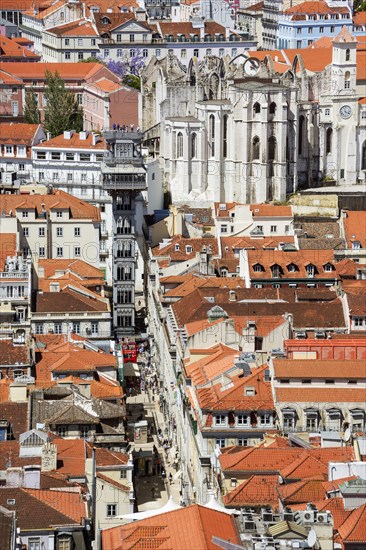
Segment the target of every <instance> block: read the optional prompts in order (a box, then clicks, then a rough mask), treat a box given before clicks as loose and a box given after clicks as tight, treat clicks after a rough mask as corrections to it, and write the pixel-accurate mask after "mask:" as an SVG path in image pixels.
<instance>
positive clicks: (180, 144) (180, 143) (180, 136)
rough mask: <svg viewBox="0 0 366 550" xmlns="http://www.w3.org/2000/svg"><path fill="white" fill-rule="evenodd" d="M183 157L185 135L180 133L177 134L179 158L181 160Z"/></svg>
mask: <svg viewBox="0 0 366 550" xmlns="http://www.w3.org/2000/svg"><path fill="white" fill-rule="evenodd" d="M182 156H183V134H182V132H178V134H177V158H181V157H182Z"/></svg>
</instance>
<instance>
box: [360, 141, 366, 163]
mask: <svg viewBox="0 0 366 550" xmlns="http://www.w3.org/2000/svg"><path fill="white" fill-rule="evenodd" d="M361 170H366V139H365V141H364V142H363V144H362V156H361Z"/></svg>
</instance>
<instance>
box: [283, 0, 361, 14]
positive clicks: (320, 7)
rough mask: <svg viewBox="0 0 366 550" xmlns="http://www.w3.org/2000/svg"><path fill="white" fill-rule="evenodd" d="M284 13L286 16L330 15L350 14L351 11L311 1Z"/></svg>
mask: <svg viewBox="0 0 366 550" xmlns="http://www.w3.org/2000/svg"><path fill="white" fill-rule="evenodd" d="M283 13H284V15H288V14H291V13H294V14H300V13H301V14H305V15H313V14H328V13H335V14H339V13H350V11H349V9H348V8H347V7H341V6H337V7H336V8H330V7H329V6H328V4H327V3H326V2H314V1H311V0H310V1H309V2H303V3H301V4H297V5H296V6H292V7H291V8H288V9H287V10H284V12H283Z"/></svg>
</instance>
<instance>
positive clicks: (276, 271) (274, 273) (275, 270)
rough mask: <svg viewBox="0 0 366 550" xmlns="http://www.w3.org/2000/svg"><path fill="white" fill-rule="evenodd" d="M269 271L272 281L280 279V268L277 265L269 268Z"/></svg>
mask: <svg viewBox="0 0 366 550" xmlns="http://www.w3.org/2000/svg"><path fill="white" fill-rule="evenodd" d="M271 271H272V277H273V278H274V279H278V278H279V277H281V267H280V266H279V265H278V264H275V265H273V266H272V267H271Z"/></svg>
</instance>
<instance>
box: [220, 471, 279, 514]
mask: <svg viewBox="0 0 366 550" xmlns="http://www.w3.org/2000/svg"><path fill="white" fill-rule="evenodd" d="M277 486H278V479H277V478H276V476H255V475H253V476H251V477H250V478H248V479H246V480H245V481H244V482H243V483H240V485H238V486H237V487H236V488H235V489H234V490H233V491H230V492H229V493H228V494H227V495H225V496H224V497H223V502H224V504H225V506H227V507H244V506H251V507H253V506H255V507H257V506H267V505H269V506H271V507H272V508H273V510H277V509H278V493H277V491H276V488H277Z"/></svg>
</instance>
